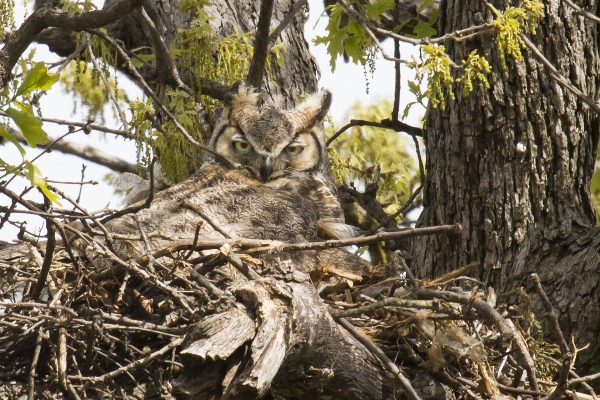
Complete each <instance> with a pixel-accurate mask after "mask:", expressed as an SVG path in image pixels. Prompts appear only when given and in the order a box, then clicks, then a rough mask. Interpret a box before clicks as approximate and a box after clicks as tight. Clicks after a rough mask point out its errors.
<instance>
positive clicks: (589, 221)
mask: <svg viewBox="0 0 600 400" xmlns="http://www.w3.org/2000/svg"><path fill="white" fill-rule="evenodd" d="M492 3H493V4H494V6H495V7H496V8H497V9H498V10H503V9H505V8H506V7H507V6H509V5H513V4H512V3H511V2H507V1H493V2H492ZM578 3H580V4H579V5H580V6H582V7H584V4H583V3H582V2H578ZM544 4H545V12H546V16H545V18H543V19H542V20H541V21H540V23H539V25H538V27H537V35H535V36H532V35H530V34H529V33H527V35H528V36H529V37H530V38H531V40H532V41H533V42H534V44H535V45H536V46H537V48H538V49H540V50H541V52H542V53H543V54H544V55H545V56H546V57H547V58H548V59H549V60H550V62H551V63H552V64H553V65H554V66H555V67H556V68H557V69H558V71H559V72H560V73H561V74H562V75H563V76H564V77H566V78H568V79H569V80H570V81H571V82H572V83H573V84H574V85H575V86H576V87H577V88H579V89H580V90H581V91H582V92H583V93H585V94H587V95H589V96H591V97H592V98H594V99H597V90H598V79H599V78H600V75H599V71H600V70H599V65H598V60H599V54H598V28H597V25H596V24H595V23H594V22H592V21H590V20H587V19H585V18H583V17H581V16H579V15H577V14H576V13H575V12H574V10H573V9H572V8H570V7H569V6H568V5H567V4H566V3H564V2H562V1H551V2H544ZM587 4H593V5H590V6H589V7H588V8H586V9H587V10H589V11H591V12H592V13H596V12H597V11H598V3H597V2H592V3H586V4H585V5H586V6H587ZM491 18H492V16H491V13H490V10H489V9H488V8H487V7H486V4H485V2H483V1H480V0H467V1H455V0H447V1H443V2H442V4H441V6H440V21H439V24H440V25H439V33H440V34H444V33H446V32H452V31H455V30H457V29H464V28H467V27H469V26H472V25H475V24H481V23H482V22H488V21H491ZM474 49H478V50H479V53H480V54H481V53H483V54H485V56H486V57H487V58H488V60H490V63H491V64H492V65H493V66H494V69H493V72H492V74H491V76H490V85H491V88H490V89H489V90H485V89H482V88H480V89H479V90H478V91H476V93H473V94H471V95H470V96H469V97H467V98H462V97H459V98H457V100H456V101H453V102H450V103H449V104H448V107H447V109H446V110H445V111H442V110H439V109H431V110H430V113H429V117H428V118H427V121H426V128H425V134H424V139H425V143H426V146H427V173H428V175H427V180H426V183H425V187H424V196H425V199H424V200H425V207H424V211H423V214H422V215H421V217H420V220H419V225H420V226H431V225H438V224H447V223H456V222H458V223H460V224H461V225H462V227H463V234H462V236H460V237H459V236H456V237H423V238H417V239H415V240H414V242H413V243H414V251H415V253H416V259H415V260H414V261H413V264H412V266H413V268H415V269H417V270H418V273H419V274H420V275H421V276H431V277H435V276H438V275H439V274H442V273H444V272H447V271H450V270H453V269H454V268H456V267H459V266H461V265H465V264H467V263H469V262H473V261H480V262H481V267H480V269H479V271H478V272H476V274H477V275H478V278H479V279H481V280H482V281H484V282H485V283H486V284H488V285H492V286H494V287H495V289H496V292H499V293H501V292H505V291H507V290H510V289H512V288H514V287H518V286H523V285H526V284H527V282H528V281H529V274H530V273H532V272H537V273H538V274H539V275H540V279H541V281H542V284H543V285H544V287H545V288H546V291H547V292H548V293H549V296H550V300H551V302H552V304H553V305H554V306H555V307H556V308H557V309H558V311H559V315H560V322H561V325H562V328H563V329H565V331H566V333H567V334H568V335H574V336H575V343H576V344H577V345H578V346H580V347H581V346H583V345H585V344H586V343H591V349H590V350H587V351H585V352H582V353H580V354H579V355H578V361H579V362H580V363H581V365H582V366H585V369H582V370H580V371H582V372H585V371H598V370H599V369H600V337H598V335H597V332H598V331H599V330H600V319H599V317H598V304H599V301H600V286H599V276H600V275H599V274H598V270H599V267H600V256H599V255H598V249H599V243H598V242H599V240H600V239H599V233H600V232H599V231H598V229H597V228H594V224H595V222H596V215H595V210H594V207H593V205H592V203H591V200H590V191H589V186H590V180H591V177H592V173H593V170H594V160H595V157H596V149H597V147H598V133H599V130H598V129H599V122H600V120H599V118H600V116H599V115H598V114H597V113H596V112H594V111H593V110H591V109H590V107H588V106H587V105H586V104H584V102H582V101H581V100H580V99H578V98H577V97H576V96H575V95H573V94H572V93H571V92H569V91H568V90H567V89H565V87H563V86H561V85H559V84H558V83H557V82H556V81H555V80H553V79H552V78H551V76H550V74H549V70H548V69H547V68H546V67H545V66H544V65H543V64H542V63H541V62H540V61H539V60H538V59H537V58H536V56H535V55H534V54H532V52H531V51H529V50H525V49H524V50H523V56H524V60H523V61H522V62H514V61H510V62H509V63H508V69H507V70H506V71H503V70H502V69H501V68H500V60H499V56H498V51H497V49H496V44H495V36H494V35H491V34H490V35H486V36H478V37H476V38H474V39H471V40H470V41H468V42H467V43H464V42H463V43H459V44H449V45H448V54H449V55H450V57H451V58H453V59H454V60H460V59H464V58H466V56H467V55H468V54H469V52H471V51H472V50H474ZM534 296H535V295H534ZM536 311H541V307H540V309H538V310H536ZM538 315H542V314H541V313H540V314H538Z"/></svg>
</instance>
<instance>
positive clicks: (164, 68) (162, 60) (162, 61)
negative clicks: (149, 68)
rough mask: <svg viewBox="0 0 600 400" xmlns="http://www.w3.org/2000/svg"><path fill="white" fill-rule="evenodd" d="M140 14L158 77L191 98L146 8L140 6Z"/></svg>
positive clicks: (192, 93)
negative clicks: (150, 43)
mask: <svg viewBox="0 0 600 400" xmlns="http://www.w3.org/2000/svg"><path fill="white" fill-rule="evenodd" d="M148 10H149V11H151V10H152V8H151V7H148ZM140 13H141V15H142V18H143V19H144V22H146V25H147V27H148V29H149V30H150V41H151V42H152V47H154V51H155V54H156V65H157V68H158V74H159V76H160V77H161V78H162V79H164V80H165V81H166V82H167V83H169V84H170V85H172V86H175V87H178V88H181V89H183V90H185V92H186V93H187V94H189V95H190V96H192V98H193V97H194V92H193V91H192V89H190V88H189V87H188V86H187V85H186V84H185V83H183V82H182V81H181V78H180V77H179V72H178V71H177V66H176V65H175V60H173V56H172V55H171V52H170V51H169V48H168V47H167V44H166V43H165V41H164V39H163V36H162V35H161V33H160V32H159V31H158V29H157V28H156V25H155V24H154V21H153V20H152V18H150V16H149V15H148V13H147V12H146V7H143V6H142V8H141V9H140Z"/></svg>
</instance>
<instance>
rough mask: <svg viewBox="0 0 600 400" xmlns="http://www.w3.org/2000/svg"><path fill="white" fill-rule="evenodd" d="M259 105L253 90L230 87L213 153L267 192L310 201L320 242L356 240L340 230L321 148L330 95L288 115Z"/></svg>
mask: <svg viewBox="0 0 600 400" xmlns="http://www.w3.org/2000/svg"><path fill="white" fill-rule="evenodd" d="M258 100H259V95H258V94H257V93H255V92H254V90H253V89H252V88H251V87H248V86H246V85H244V84H243V83H238V84H236V85H234V87H233V88H232V90H231V92H230V94H229V95H228V96H227V98H226V99H225V104H224V109H223V113H222V116H221V119H220V120H219V122H218V123H217V124H216V127H215V130H214V135H213V137H212V139H211V142H210V144H211V147H212V148H213V149H214V150H215V151H216V153H217V154H219V155H220V156H222V157H224V158H225V159H227V160H228V161H229V162H231V163H234V164H235V165H238V166H241V167H243V168H244V169H245V170H246V171H247V172H248V173H249V174H250V175H251V176H252V177H253V178H254V179H256V180H259V181H260V182H262V184H263V185H264V186H265V187H269V188H275V189H277V190H278V191H279V192H280V193H284V192H287V193H294V194H296V195H298V196H302V197H308V198H310V200H312V202H314V204H315V206H316V207H317V213H318V219H317V227H318V231H319V233H320V235H321V236H322V237H325V238H343V237H350V236H355V235H356V234H357V233H358V230H357V229H356V228H354V227H351V226H349V225H346V224H344V216H343V211H342V208H341V206H340V203H339V201H338V198H337V195H336V185H335V182H334V179H333V176H332V173H331V165H330V163H329V158H328V154H327V147H326V145H325V137H324V132H323V126H322V125H323V124H322V121H323V118H324V117H325V115H326V114H327V111H328V110H329V106H330V105H331V94H330V93H329V92H327V91H325V90H323V91H321V92H319V93H316V94H314V95H312V96H309V97H308V98H307V99H306V100H304V101H303V102H302V103H301V104H300V105H299V106H297V107H296V108H294V109H292V110H289V111H286V110H280V109H278V108H276V107H274V106H272V105H263V106H258V105H257V103H258ZM219 161H222V160H219V158H213V159H212V162H216V163H219ZM209 162H210V161H209ZM221 165H222V164H221Z"/></svg>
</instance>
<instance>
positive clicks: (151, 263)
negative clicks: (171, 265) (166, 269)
mask: <svg viewBox="0 0 600 400" xmlns="http://www.w3.org/2000/svg"><path fill="white" fill-rule="evenodd" d="M131 217H132V218H133V220H134V221H135V224H136V225H137V227H138V230H139V231H140V236H141V237H142V242H143V243H144V248H145V250H146V256H147V257H148V264H147V267H148V270H149V271H150V272H151V273H153V274H154V273H156V271H155V270H154V262H155V261H156V260H154V257H152V253H151V252H150V250H151V246H150V242H148V237H147V236H146V232H144V228H143V227H142V224H141V223H140V220H139V218H138V217H137V215H135V214H133V215H132V216H131Z"/></svg>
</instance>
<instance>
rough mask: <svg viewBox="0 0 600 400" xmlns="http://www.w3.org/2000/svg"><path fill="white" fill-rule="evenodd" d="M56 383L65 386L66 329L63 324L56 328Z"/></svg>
mask: <svg viewBox="0 0 600 400" xmlns="http://www.w3.org/2000/svg"><path fill="white" fill-rule="evenodd" d="M56 347H57V351H58V357H57V360H56V363H57V364H58V371H57V375H58V384H59V385H60V386H62V387H63V388H65V389H66V388H67V329H66V328H65V327H64V326H61V327H60V328H58V346H56Z"/></svg>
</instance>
